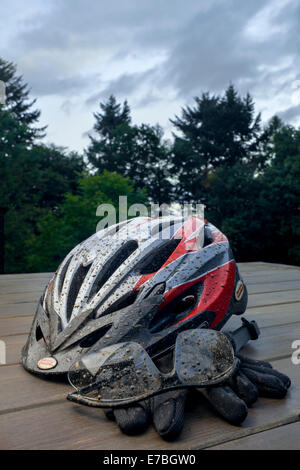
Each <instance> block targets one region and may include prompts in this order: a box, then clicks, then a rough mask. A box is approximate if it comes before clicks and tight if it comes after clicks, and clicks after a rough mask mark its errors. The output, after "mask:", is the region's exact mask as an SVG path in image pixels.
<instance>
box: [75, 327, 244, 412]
mask: <svg viewBox="0 0 300 470" xmlns="http://www.w3.org/2000/svg"><path fill="white" fill-rule="evenodd" d="M173 358H174V359H173V369H172V371H170V372H168V373H163V372H162V371H161V370H160V369H159V368H158V367H157V366H156V365H155V363H154V362H153V360H152V359H151V357H150V356H149V354H148V353H147V351H146V350H145V349H144V348H143V347H142V346H141V345H140V344H139V343H136V342H126V343H119V344H115V345H112V346H109V347H105V348H103V349H101V350H99V351H95V352H91V353H89V354H87V355H85V356H83V357H82V358H81V359H80V360H78V361H76V362H75V363H73V364H72V366H71V367H70V369H69V373H68V378H69V382H70V384H71V385H72V386H73V387H74V388H75V389H76V391H75V392H73V393H70V394H69V395H68V399H69V400H71V401H75V402H77V403H82V404H85V405H88V406H95V407H100V408H106V407H109V408H116V407H123V406H126V405H130V404H131V403H134V402H137V401H140V400H144V399H145V398H149V397H151V396H154V395H157V394H159V393H163V392H165V391H168V390H174V389H178V388H186V387H200V388H201V387H209V386H213V385H218V384H220V383H222V382H224V381H225V380H227V379H228V378H229V377H231V375H232V374H233V373H234V372H235V370H236V367H237V365H238V359H236V358H235V354H234V348H233V345H232V342H231V341H230V339H229V338H228V336H226V335H225V334H224V333H222V332H220V331H215V330H208V329H193V330H186V331H183V332H181V333H179V334H178V336H177V339H176V343H175V349H174V356H173Z"/></svg>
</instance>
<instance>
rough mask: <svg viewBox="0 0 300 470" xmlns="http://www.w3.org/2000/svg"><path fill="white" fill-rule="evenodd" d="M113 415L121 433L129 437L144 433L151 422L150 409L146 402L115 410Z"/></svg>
mask: <svg viewBox="0 0 300 470" xmlns="http://www.w3.org/2000/svg"><path fill="white" fill-rule="evenodd" d="M113 414H114V417H115V420H116V422H117V424H118V426H119V428H120V429H121V431H122V432H123V433H124V434H129V435H134V434H140V433H142V432H144V431H145V430H146V429H147V427H148V425H149V423H150V421H151V419H150V418H151V414H150V407H149V403H147V402H146V401H144V402H139V403H137V404H136V405H134V406H130V407H128V408H117V409H115V410H114V411H113Z"/></svg>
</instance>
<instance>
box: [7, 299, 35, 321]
mask: <svg viewBox="0 0 300 470" xmlns="http://www.w3.org/2000/svg"><path fill="white" fill-rule="evenodd" d="M36 307H37V303H36V302H28V303H20V304H7V305H0V318H1V317H10V316H13V317H15V316H17V315H33V314H34V313H35V311H36Z"/></svg>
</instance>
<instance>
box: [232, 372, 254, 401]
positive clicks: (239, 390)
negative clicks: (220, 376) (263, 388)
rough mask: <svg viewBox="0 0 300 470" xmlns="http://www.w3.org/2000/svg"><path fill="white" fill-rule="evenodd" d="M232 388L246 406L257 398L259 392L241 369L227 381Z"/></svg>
mask: <svg viewBox="0 0 300 470" xmlns="http://www.w3.org/2000/svg"><path fill="white" fill-rule="evenodd" d="M228 383H229V385H230V387H231V388H232V390H233V391H234V392H235V393H236V394H237V396H238V397H239V398H240V399H241V400H243V401H244V402H245V403H246V405H247V406H251V405H253V403H255V402H256V401H257V400H258V397H259V393H258V389H257V387H256V386H255V385H254V384H253V383H252V382H251V381H250V380H249V379H248V377H247V376H246V375H245V374H243V373H242V372H241V371H240V372H239V373H238V374H237V375H235V376H234V377H231V378H230V379H229V381H228Z"/></svg>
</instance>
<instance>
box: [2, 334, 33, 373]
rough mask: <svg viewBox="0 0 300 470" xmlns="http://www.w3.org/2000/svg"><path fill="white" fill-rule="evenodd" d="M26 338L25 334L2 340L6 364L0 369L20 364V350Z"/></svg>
mask: <svg viewBox="0 0 300 470" xmlns="http://www.w3.org/2000/svg"><path fill="white" fill-rule="evenodd" d="M27 337H28V335H27V334H25V335H16V336H7V337H5V338H2V339H3V340H4V341H5V345H6V364H5V365H0V367H7V366H8V365H11V364H18V363H20V362H21V349H22V347H23V346H24V344H25V343H26V340H27Z"/></svg>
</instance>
